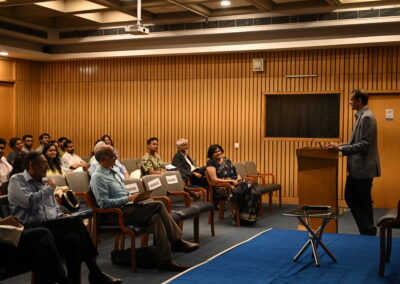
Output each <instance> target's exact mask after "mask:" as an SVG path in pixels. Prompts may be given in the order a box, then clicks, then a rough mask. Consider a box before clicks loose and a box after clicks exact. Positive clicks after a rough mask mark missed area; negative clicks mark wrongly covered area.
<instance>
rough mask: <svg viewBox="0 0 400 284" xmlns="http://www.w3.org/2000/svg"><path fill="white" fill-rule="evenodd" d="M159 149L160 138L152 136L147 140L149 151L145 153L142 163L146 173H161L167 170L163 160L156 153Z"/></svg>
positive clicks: (141, 165)
mask: <svg viewBox="0 0 400 284" xmlns="http://www.w3.org/2000/svg"><path fill="white" fill-rule="evenodd" d="M157 150H158V139H157V138H156V137H151V138H150V139H148V140H147V153H146V154H144V156H143V157H142V161H141V163H140V167H141V169H142V170H143V174H144V175H160V174H162V173H163V172H166V169H165V166H164V162H163V160H162V159H161V157H160V156H159V155H157V154H156V153H157Z"/></svg>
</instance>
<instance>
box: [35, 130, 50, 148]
mask: <svg viewBox="0 0 400 284" xmlns="http://www.w3.org/2000/svg"><path fill="white" fill-rule="evenodd" d="M49 140H50V134H48V133H42V134H40V136H39V143H40V146H39V147H37V148H36V152H38V153H42V152H43V147H44V145H45V144H47V143H49Z"/></svg>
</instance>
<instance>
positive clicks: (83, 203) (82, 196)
mask: <svg viewBox="0 0 400 284" xmlns="http://www.w3.org/2000/svg"><path fill="white" fill-rule="evenodd" d="M50 178H51V177H50ZM58 179H60V180H61V178H58ZM65 180H66V183H67V185H68V188H69V189H70V190H72V191H73V192H74V193H75V195H76V196H77V198H79V201H80V208H79V210H78V211H77V212H74V213H73V215H79V217H80V218H82V219H88V220H89V224H88V227H87V228H88V231H89V233H90V232H91V227H92V216H93V212H92V209H91V208H90V207H88V205H87V200H86V192H88V190H89V176H88V174H87V172H71V173H67V174H66V175H65Z"/></svg>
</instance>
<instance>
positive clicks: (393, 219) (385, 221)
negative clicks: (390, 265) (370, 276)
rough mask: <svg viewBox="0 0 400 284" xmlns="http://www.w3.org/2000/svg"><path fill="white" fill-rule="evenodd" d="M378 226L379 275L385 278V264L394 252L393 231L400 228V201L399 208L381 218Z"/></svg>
mask: <svg viewBox="0 0 400 284" xmlns="http://www.w3.org/2000/svg"><path fill="white" fill-rule="evenodd" d="M377 226H380V234H379V235H380V261H379V275H380V276H384V274H385V263H386V262H389V261H390V255H391V251H392V229H399V228H400V201H399V202H398V204H397V208H395V209H390V210H388V211H387V212H386V213H385V214H383V215H382V216H381V217H380V218H379V220H378V222H377Z"/></svg>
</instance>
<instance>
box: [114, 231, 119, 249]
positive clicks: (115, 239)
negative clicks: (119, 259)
mask: <svg viewBox="0 0 400 284" xmlns="http://www.w3.org/2000/svg"><path fill="white" fill-rule="evenodd" d="M118 244H119V234H115V236H114V249H118Z"/></svg>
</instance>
